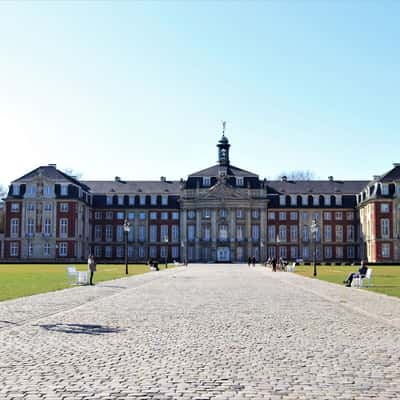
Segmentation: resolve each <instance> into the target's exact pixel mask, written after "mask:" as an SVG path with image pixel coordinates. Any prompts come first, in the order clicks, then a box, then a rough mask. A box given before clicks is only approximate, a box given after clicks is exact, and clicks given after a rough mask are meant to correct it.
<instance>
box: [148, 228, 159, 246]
mask: <svg viewBox="0 0 400 400" xmlns="http://www.w3.org/2000/svg"><path fill="white" fill-rule="evenodd" d="M149 228H150V231H149V237H150V242H152V243H154V242H157V225H150V227H149Z"/></svg>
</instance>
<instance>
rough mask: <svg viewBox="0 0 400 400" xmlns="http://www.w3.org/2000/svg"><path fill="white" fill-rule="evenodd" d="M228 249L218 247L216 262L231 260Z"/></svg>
mask: <svg viewBox="0 0 400 400" xmlns="http://www.w3.org/2000/svg"><path fill="white" fill-rule="evenodd" d="M230 255H231V254H230V248H229V247H218V248H217V261H218V262H229V261H230V260H231V257H230Z"/></svg>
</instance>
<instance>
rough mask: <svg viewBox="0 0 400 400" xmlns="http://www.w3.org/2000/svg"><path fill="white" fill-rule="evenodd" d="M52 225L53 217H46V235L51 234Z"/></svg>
mask: <svg viewBox="0 0 400 400" xmlns="http://www.w3.org/2000/svg"><path fill="white" fill-rule="evenodd" d="M51 231H52V226H51V219H50V218H45V219H44V232H43V233H44V235H45V236H51Z"/></svg>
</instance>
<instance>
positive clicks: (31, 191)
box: [27, 183, 36, 197]
mask: <svg viewBox="0 0 400 400" xmlns="http://www.w3.org/2000/svg"><path fill="white" fill-rule="evenodd" d="M27 192H28V196H29V197H34V196H35V195H36V184H35V183H31V184H30V185H28V191H27Z"/></svg>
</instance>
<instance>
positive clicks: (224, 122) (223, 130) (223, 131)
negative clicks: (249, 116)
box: [222, 121, 226, 135]
mask: <svg viewBox="0 0 400 400" xmlns="http://www.w3.org/2000/svg"><path fill="white" fill-rule="evenodd" d="M225 127H226V121H222V134H223V135H225Z"/></svg>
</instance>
